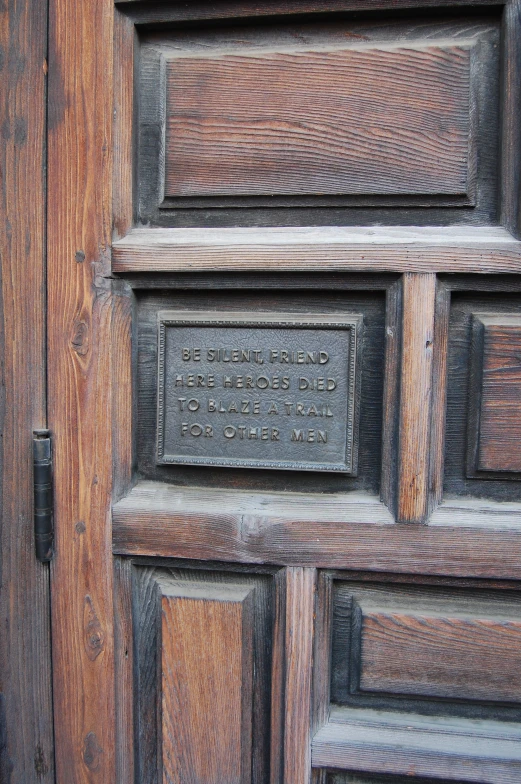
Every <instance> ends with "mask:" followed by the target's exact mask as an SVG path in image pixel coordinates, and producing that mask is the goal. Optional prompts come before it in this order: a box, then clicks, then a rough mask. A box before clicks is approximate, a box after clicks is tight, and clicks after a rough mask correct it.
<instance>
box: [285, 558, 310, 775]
mask: <svg viewBox="0 0 521 784" xmlns="http://www.w3.org/2000/svg"><path fill="white" fill-rule="evenodd" d="M315 582H316V570H315V569H303V568H301V567H291V568H289V569H288V570H287V573H286V646H285V648H286V689H285V722H284V778H283V781H284V784H309V781H310V777H311V723H312V713H311V683H312V672H313V628H314V615H315Z"/></svg>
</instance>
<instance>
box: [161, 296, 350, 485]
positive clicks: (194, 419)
mask: <svg viewBox="0 0 521 784" xmlns="http://www.w3.org/2000/svg"><path fill="white" fill-rule="evenodd" d="M158 322H159V323H158V327H159V369H158V370H159V372H158V429H157V430H158V457H157V459H158V463H161V464H165V463H178V464H183V465H206V466H228V467H244V468H275V469H281V470H288V469H289V470H299V471H337V472H338V471H340V472H343V473H347V474H355V473H356V451H357V450H356V434H357V412H358V397H359V394H358V386H359V372H358V365H359V356H358V355H359V343H360V331H361V324H362V316H360V315H344V314H333V315H330V314H328V315H326V314H324V315H317V314H313V315H310V314H306V315H299V314H296V313H243V312H235V313H234V312H223V311H220V312H214V313H208V312H205V313H196V312H194V311H190V312H186V311H162V312H160V313H159V314H158Z"/></svg>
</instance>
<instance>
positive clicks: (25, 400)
mask: <svg viewBox="0 0 521 784" xmlns="http://www.w3.org/2000/svg"><path fill="white" fill-rule="evenodd" d="M46 28H47V2H46V0H7V2H4V3H2V4H1V9H0V52H1V53H2V58H1V66H0V72H1V79H0V125H1V127H2V144H1V145H0V170H1V175H0V179H1V182H2V186H1V189H0V218H1V225H2V230H1V231H0V258H1V283H0V389H1V394H0V430H1V439H0V443H1V453H0V499H1V503H0V509H1V511H0V575H1V577H0V584H1V585H0V628H1V630H2V631H1V632H0V738H1V740H0V781H5V782H9V783H10V784H33V782H34V784H36V782H48V784H50V782H52V781H54V758H53V732H52V726H53V722H52V703H51V667H50V626H49V566H48V565H47V564H41V563H38V561H36V558H35V554H34V553H35V551H34V534H33V487H32V444H31V434H32V430H33V428H44V427H45V426H46V412H45V343H44V341H45V326H44V325H45V294H44V281H45V266H44V265H45V248H44V246H45V228H44V222H45V169H44V166H45V157H44V154H45V114H46V110H45V81H46V78H45V73H46V65H47V63H46V57H47V33H46Z"/></svg>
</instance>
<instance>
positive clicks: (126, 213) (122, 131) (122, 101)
mask: <svg viewBox="0 0 521 784" xmlns="http://www.w3.org/2000/svg"><path fill="white" fill-rule="evenodd" d="M135 36H136V32H135V28H134V25H133V23H132V20H131V19H130V18H129V17H128V16H126V15H125V14H121V13H119V12H118V11H116V13H115V16H114V153H113V155H114V162H113V166H114V181H113V205H112V209H113V221H114V230H115V234H116V236H117V237H124V236H125V234H126V233H127V232H128V231H129V230H130V228H131V226H132V218H133V207H134V204H133V202H134V197H133V186H134V161H133V157H134V150H133V134H134V133H135V128H134V122H135V119H134V78H135V74H134V67H135V65H134V45H135Z"/></svg>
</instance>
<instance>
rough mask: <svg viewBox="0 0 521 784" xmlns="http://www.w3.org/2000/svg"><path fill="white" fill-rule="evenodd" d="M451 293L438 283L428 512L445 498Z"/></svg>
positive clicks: (435, 315) (433, 361)
mask: <svg viewBox="0 0 521 784" xmlns="http://www.w3.org/2000/svg"><path fill="white" fill-rule="evenodd" d="M449 320H450V290H449V289H448V288H447V286H446V285H445V284H443V283H441V282H440V281H439V280H438V279H437V280H436V302H435V314H434V343H433V360H432V400H431V423H430V426H431V432H430V445H429V451H430V456H429V489H428V496H427V504H428V511H429V512H432V511H433V510H434V509H435V508H436V507H437V506H438V504H439V503H441V501H442V499H443V469H444V462H445V412H446V407H447V350H448V342H449Z"/></svg>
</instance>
